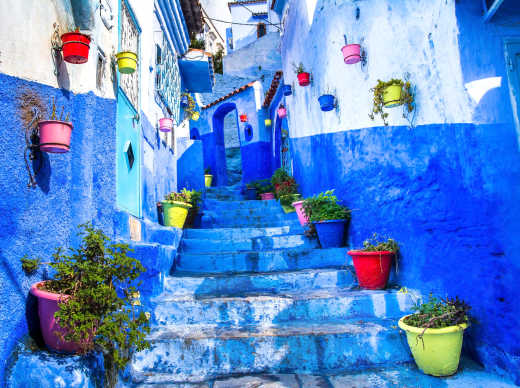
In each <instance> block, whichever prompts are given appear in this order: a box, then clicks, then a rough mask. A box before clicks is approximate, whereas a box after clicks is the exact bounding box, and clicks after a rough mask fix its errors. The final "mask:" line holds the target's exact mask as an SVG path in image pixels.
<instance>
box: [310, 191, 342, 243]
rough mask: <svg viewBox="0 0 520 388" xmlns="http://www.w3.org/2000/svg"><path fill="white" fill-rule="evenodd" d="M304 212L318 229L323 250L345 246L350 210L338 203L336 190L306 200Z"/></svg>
mask: <svg viewBox="0 0 520 388" xmlns="http://www.w3.org/2000/svg"><path fill="white" fill-rule="evenodd" d="M303 210H304V212H305V214H306V215H307V217H308V219H309V221H310V222H311V223H312V224H313V225H314V227H315V228H316V232H317V234H318V240H319V241H320V245H321V247H322V248H336V247H341V246H343V244H344V242H345V229H346V228H345V227H346V225H347V223H348V221H349V220H350V209H348V208H347V207H346V206H343V205H340V204H339V203H338V199H337V197H336V196H335V195H334V190H327V191H325V192H324V193H320V194H318V195H315V196H312V197H310V198H306V199H304V201H303Z"/></svg>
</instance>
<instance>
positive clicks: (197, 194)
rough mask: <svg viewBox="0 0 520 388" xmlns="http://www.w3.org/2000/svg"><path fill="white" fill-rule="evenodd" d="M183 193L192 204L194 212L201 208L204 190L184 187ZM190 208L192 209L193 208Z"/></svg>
mask: <svg viewBox="0 0 520 388" xmlns="http://www.w3.org/2000/svg"><path fill="white" fill-rule="evenodd" d="M181 195H183V196H184V198H186V201H188V203H189V204H190V205H191V206H192V208H191V209H193V212H194V213H196V212H197V211H198V210H199V204H200V202H201V200H202V192H201V191H197V190H187V189H186V188H184V189H182V191H181ZM191 209H190V210H191Z"/></svg>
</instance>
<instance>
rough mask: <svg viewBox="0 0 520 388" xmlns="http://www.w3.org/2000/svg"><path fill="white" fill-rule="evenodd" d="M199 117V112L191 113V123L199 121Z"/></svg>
mask: <svg viewBox="0 0 520 388" xmlns="http://www.w3.org/2000/svg"><path fill="white" fill-rule="evenodd" d="M199 117H200V113H199V112H193V113H192V114H191V119H192V120H193V121H197V120H198V119H199Z"/></svg>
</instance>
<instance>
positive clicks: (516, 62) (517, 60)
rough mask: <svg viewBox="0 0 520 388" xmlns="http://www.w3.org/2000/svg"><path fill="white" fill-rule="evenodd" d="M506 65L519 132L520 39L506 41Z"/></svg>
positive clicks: (519, 131) (519, 130)
mask: <svg viewBox="0 0 520 388" xmlns="http://www.w3.org/2000/svg"><path fill="white" fill-rule="evenodd" d="M505 48H506V50H505V51H506V65H507V75H508V78H509V88H510V90H511V105H512V106H513V114H514V116H515V122H516V125H517V131H518V133H519V134H520V39H514V40H507V41H506V46H505Z"/></svg>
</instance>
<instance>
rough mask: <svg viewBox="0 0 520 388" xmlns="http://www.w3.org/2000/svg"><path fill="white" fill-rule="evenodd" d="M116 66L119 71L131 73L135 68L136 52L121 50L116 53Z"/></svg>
mask: <svg viewBox="0 0 520 388" xmlns="http://www.w3.org/2000/svg"><path fill="white" fill-rule="evenodd" d="M116 59H117V68H118V69H119V72H120V73H123V74H132V73H133V72H134V71H135V70H136V69H137V54H136V53H133V52H131V51H122V52H120V53H117V54H116Z"/></svg>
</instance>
